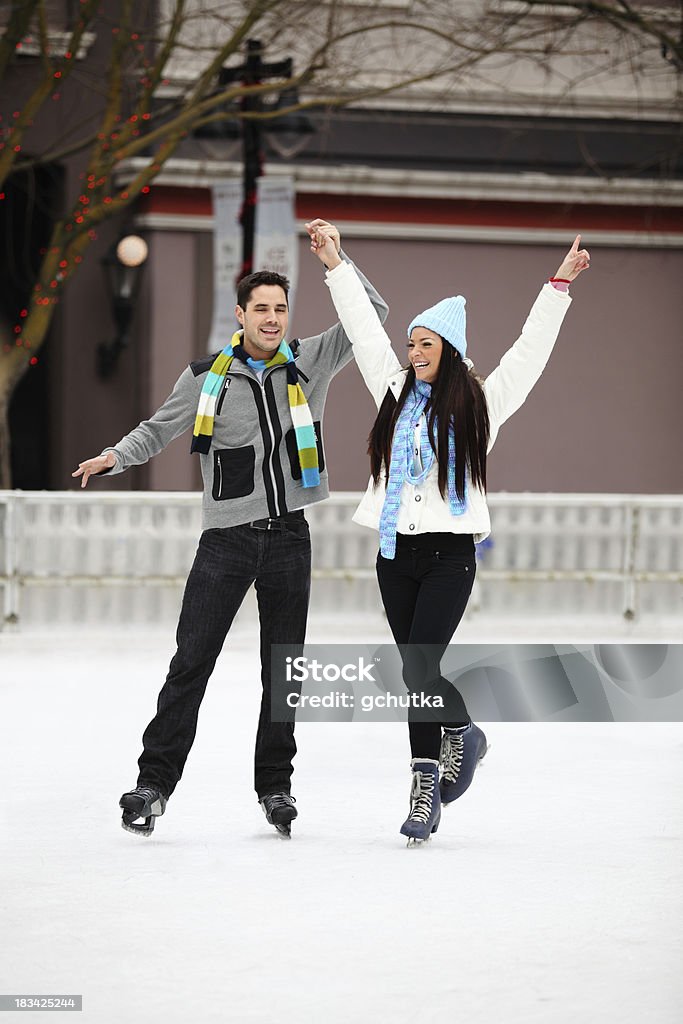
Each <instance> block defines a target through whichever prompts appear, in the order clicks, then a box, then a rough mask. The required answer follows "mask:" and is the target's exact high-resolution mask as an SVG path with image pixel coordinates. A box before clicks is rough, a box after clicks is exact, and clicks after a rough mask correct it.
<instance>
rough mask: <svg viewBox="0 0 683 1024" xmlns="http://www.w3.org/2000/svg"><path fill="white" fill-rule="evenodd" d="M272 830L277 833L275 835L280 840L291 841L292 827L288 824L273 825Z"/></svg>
mask: <svg viewBox="0 0 683 1024" xmlns="http://www.w3.org/2000/svg"><path fill="white" fill-rule="evenodd" d="M274 828H275V831H276V832H277V834H278V835H279V836H280V838H281V839H291V838H292V826H291V825H290V824H289V823H288V824H286V825H275V824H274Z"/></svg>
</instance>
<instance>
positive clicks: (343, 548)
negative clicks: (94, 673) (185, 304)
mask: <svg viewBox="0 0 683 1024" xmlns="http://www.w3.org/2000/svg"><path fill="white" fill-rule="evenodd" d="M200 500H201V499H200V495H198V494H195V493H189V494H188V493H184V492H171V493H166V492H163V493H162V492H109V493H100V494H97V493H95V492H86V493H82V492H79V491H0V588H1V590H2V606H1V607H2V611H3V615H2V620H3V622H4V624H6V625H7V624H17V623H19V622H23V623H40V624H58V623H62V622H64V623H71V624H79V623H95V622H96V623H100V624H101V623H106V622H111V623H112V624H122V623H126V624H127V623H130V624H138V625H147V624H154V623H157V622H167V621H168V620H172V619H174V618H175V617H176V615H177V612H178V608H179V604H180V599H181V596H182V589H183V585H184V582H185V578H186V576H187V572H188V570H189V567H190V565H191V562H192V558H193V555H194V551H195V548H196V542H197V538H198V536H199V533H200V529H201V526H200ZM358 500H359V495H357V494H350V493H337V494H334V495H332V497H331V498H330V499H329V501H326V502H323V503H321V504H318V505H314V506H312V507H311V508H310V509H308V510H307V513H306V514H307V518H308V520H309V522H310V524H311V535H312V540H313V551H314V571H313V579H314V582H313V598H312V604H311V612H312V614H316V613H320V612H323V613H325V612H326V613H330V612H337V611H339V612H360V613H363V612H369V611H377V610H378V608H379V595H378V592H377V585H376V582H375V574H374V561H375V554H376V550H377V535H376V533H374V531H371V530H367V529H365V528H363V527H359V526H356V525H355V524H354V523H352V522H351V513H352V511H353V509H354V508H355V506H356V504H357V502H358ZM489 504H490V507H491V518H492V534H491V538H490V540H489V541H487V542H485V544H484V545H483V546H480V548H479V552H478V553H479V571H478V573H477V582H476V585H475V591H474V593H473V597H472V600H471V601H470V605H469V608H468V612H467V615H468V617H470V618H471V617H474V616H478V617H483V616H487V615H491V616H501V615H505V616H507V617H513V618H514V617H516V618H520V617H521V618H525V617H526V618H528V617H533V618H538V619H540V618H544V617H550V616H552V617H554V618H558V617H560V618H561V617H562V616H567V617H572V618H573V619H581V618H582V617H584V618H585V617H587V616H591V617H593V618H595V617H596V616H597V617H600V618H603V619H604V618H608V617H610V616H611V617H612V618H614V619H623V618H626V619H634V618H640V619H642V618H643V617H660V618H664V619H667V620H671V621H674V622H675V620H676V619H677V618H678V617H680V620H681V623H683V496H677V495H673V496H666V495H658V496H648V495H601V494H590V495H586V494H492V495H490V496H489ZM254 611H255V604H254V602H253V600H250V601H248V602H246V604H245V607H244V609H243V611H242V613H241V614H242V616H243V617H245V616H249V615H253V614H254Z"/></svg>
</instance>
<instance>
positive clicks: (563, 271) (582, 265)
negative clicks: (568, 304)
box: [555, 235, 591, 281]
mask: <svg viewBox="0 0 683 1024" xmlns="http://www.w3.org/2000/svg"><path fill="white" fill-rule="evenodd" d="M580 243H581V235H577V236H576V238H575V239H574V243H573V245H572V247H571V249H570V250H569V252H568V253H567V255H566V256H565V258H564V259H563V261H562V263H561V264H560V267H559V269H558V271H557V272H556V274H555V277H561V278H564V279H565V280H567V281H573V280H574V279H575V278H577V277H578V276H579V274H580V273H581V272H582V271H583V270H587V269H588V267H590V265H591V257H590V253H589V252H588V249H579V245H580Z"/></svg>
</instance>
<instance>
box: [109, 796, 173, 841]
mask: <svg viewBox="0 0 683 1024" xmlns="http://www.w3.org/2000/svg"><path fill="white" fill-rule="evenodd" d="M119 807H122V808H123V818H122V819H121V826H122V828H125V830H126V832H133V833H134V834H135V835H137V836H151V834H152V832H153V831H154V819H155V818H159V817H160V816H161V815H162V814H163V813H164V811H165V810H166V797H165V796H164V795H163V793H161V792H160V790H158V789H153V788H152V787H151V786H136V787H135V789H133V790H131V792H130V793H124V794H123V796H122V797H121V799H120V800H119ZM141 818H144V822H140V821H139V820H138V819H141Z"/></svg>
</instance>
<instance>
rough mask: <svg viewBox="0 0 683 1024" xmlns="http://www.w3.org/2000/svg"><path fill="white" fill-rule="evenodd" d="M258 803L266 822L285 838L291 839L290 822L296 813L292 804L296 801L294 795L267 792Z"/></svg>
mask: <svg viewBox="0 0 683 1024" xmlns="http://www.w3.org/2000/svg"><path fill="white" fill-rule="evenodd" d="M259 803H260V804H261V807H262V808H263V813H264V814H265V816H266V821H267V822H268V824H269V825H274V826H275V828H276V829H277V830H278V832H279V833H280V835H281V836H284V837H285V839H291V836H292V822H293V821H294V819H295V818H296V816H297V814H298V811H297V809H296V807H295V806H294V804H295V803H296V800H295V799H294V797H293V796H290V795H289V793H269V794H268V796H263V797H261V799H260V800H259Z"/></svg>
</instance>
